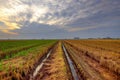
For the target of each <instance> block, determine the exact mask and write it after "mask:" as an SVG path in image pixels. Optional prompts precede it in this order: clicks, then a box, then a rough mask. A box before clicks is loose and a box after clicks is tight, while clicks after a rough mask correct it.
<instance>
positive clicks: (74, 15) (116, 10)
mask: <svg viewBox="0 0 120 80" xmlns="http://www.w3.org/2000/svg"><path fill="white" fill-rule="evenodd" d="M119 4H120V1H119V0H0V39H2V38H8V36H9V37H10V38H34V37H35V38H47V37H48V38H71V37H74V36H79V37H83V38H84V37H105V36H110V37H120V31H119V30H120V5H119Z"/></svg>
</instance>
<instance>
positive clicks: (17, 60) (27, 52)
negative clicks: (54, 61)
mask: <svg viewBox="0 0 120 80" xmlns="http://www.w3.org/2000/svg"><path fill="white" fill-rule="evenodd" d="M1 42H2V44H6V43H4V42H7V41H1ZM8 42H11V41H8ZM15 42H17V41H15ZM19 42H20V43H21V42H24V41H18V43H16V44H17V46H18V44H20V43H19ZM25 42H29V44H30V42H31V44H37V46H34V47H30V48H28V49H23V50H21V51H18V50H17V49H19V48H16V53H11V54H10V55H9V54H6V56H5V57H4V58H3V59H1V61H0V79H3V80H4V79H10V80H11V79H12V78H15V79H17V80H18V79H22V80H23V79H24V78H25V76H26V75H27V74H28V73H29V71H30V70H31V69H33V68H34V66H35V64H36V63H37V62H38V61H39V59H40V58H41V57H42V56H43V55H45V53H46V52H47V51H48V50H49V49H50V48H51V47H52V46H53V44H55V43H56V40H30V41H29V40H28V41H27V40H26V41H25ZM25 42H24V43H25ZM12 43H13V41H12V42H11V45H13V44H12ZM29 44H28V43H26V45H29ZM6 46H7V45H6ZM6 46H4V47H6ZM8 46H9V45H8ZM12 48H13V47H12ZM6 49H8V48H6ZM9 49H10V48H9ZM10 50H11V49H10ZM0 55H1V54H0ZM5 75H8V76H7V77H6V76H5Z"/></svg>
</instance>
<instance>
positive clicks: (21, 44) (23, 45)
mask: <svg viewBox="0 0 120 80" xmlns="http://www.w3.org/2000/svg"><path fill="white" fill-rule="evenodd" d="M51 41H55V40H10V41H9V40H8V41H6V40H5V41H0V60H1V59H7V58H10V57H12V56H14V55H16V53H18V52H20V51H23V50H27V49H30V48H32V47H36V46H39V45H44V44H47V43H49V42H51Z"/></svg>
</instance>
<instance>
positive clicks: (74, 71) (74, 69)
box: [62, 45, 83, 80]
mask: <svg viewBox="0 0 120 80" xmlns="http://www.w3.org/2000/svg"><path fill="white" fill-rule="evenodd" d="M62 48H63V51H64V54H65V57H66V59H67V62H68V64H69V68H70V71H71V74H72V79H73V80H83V79H82V77H81V76H80V75H79V74H78V72H77V71H78V69H77V67H76V65H75V63H74V61H73V60H72V59H71V57H70V55H69V54H68V52H67V50H66V48H65V46H64V45H62Z"/></svg>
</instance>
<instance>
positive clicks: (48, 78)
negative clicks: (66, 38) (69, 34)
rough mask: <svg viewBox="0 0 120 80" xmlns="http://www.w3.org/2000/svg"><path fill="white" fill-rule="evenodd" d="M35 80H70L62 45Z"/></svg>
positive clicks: (58, 46) (57, 48)
mask: <svg viewBox="0 0 120 80" xmlns="http://www.w3.org/2000/svg"><path fill="white" fill-rule="evenodd" d="M35 80H68V75H67V69H66V64H65V61H64V57H63V51H62V48H61V43H60V42H59V43H58V45H57V46H56V49H55V50H54V51H53V53H52V54H51V55H50V57H49V58H48V60H47V61H46V62H45V64H44V65H43V67H42V69H41V70H40V71H39V74H38V75H37V77H36V79H35Z"/></svg>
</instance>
